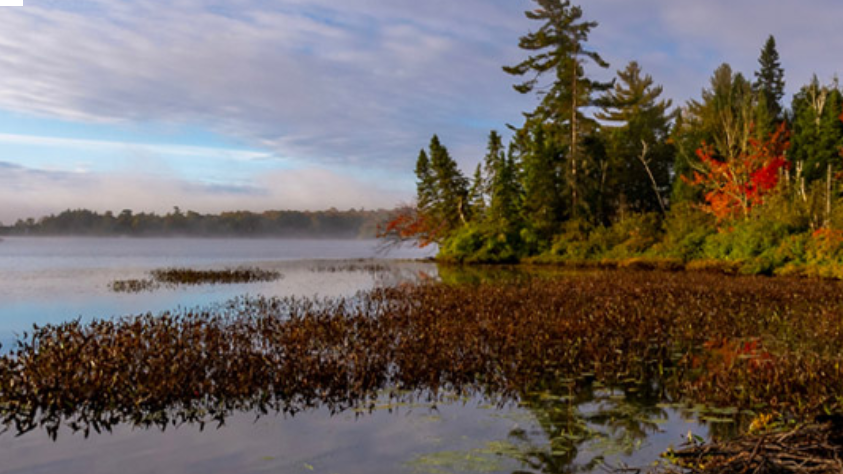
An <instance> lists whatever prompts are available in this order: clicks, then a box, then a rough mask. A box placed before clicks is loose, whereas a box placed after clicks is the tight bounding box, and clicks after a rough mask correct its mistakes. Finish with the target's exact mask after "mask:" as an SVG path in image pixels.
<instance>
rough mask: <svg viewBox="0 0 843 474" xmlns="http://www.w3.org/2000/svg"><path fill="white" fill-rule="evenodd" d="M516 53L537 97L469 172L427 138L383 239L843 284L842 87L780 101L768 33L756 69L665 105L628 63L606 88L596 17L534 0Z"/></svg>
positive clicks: (515, 71) (724, 70)
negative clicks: (408, 193) (595, 41)
mask: <svg viewBox="0 0 843 474" xmlns="http://www.w3.org/2000/svg"><path fill="white" fill-rule="evenodd" d="M534 3H535V9H533V10H530V11H527V12H526V14H527V17H528V18H530V19H531V20H533V21H534V27H535V29H534V31H533V32H532V33H529V34H526V35H524V36H523V37H521V39H520V43H519V46H520V48H521V49H522V50H523V52H524V56H525V59H524V60H523V61H522V62H521V63H518V64H516V65H513V66H505V67H504V68H503V69H504V71H505V72H506V73H508V74H511V75H513V76H514V77H515V78H516V80H523V79H525V80H524V81H523V82H520V83H519V82H516V84H515V85H514V89H515V90H516V91H517V92H519V93H523V94H533V93H534V94H535V97H536V101H537V104H538V105H537V106H536V108H535V109H533V110H530V111H526V112H524V114H523V120H522V122H521V124H520V125H518V126H510V128H511V133H510V134H509V135H510V137H509V142H508V143H506V142H505V140H504V137H503V136H502V135H501V134H500V133H498V132H497V131H491V132H490V134H489V137H488V145H487V152H486V155H485V156H483V157H478V158H479V160H478V161H479V163H478V165H477V168H476V170H474V173H473V174H464V173H463V171H462V170H460V168H459V166H458V165H457V163H456V161H455V160H454V159H453V158H452V157H451V155H450V153H449V151H448V149H447V147H446V146H445V145H444V143H443V142H442V140H440V138H439V136H437V135H434V136H433V137H432V138H431V140H430V142H429V144H428V146H427V147H426V148H424V149H422V150H421V152H420V153H419V155H418V159H417V160H416V167H415V175H416V185H417V189H416V199H415V201H414V202H413V203H411V204H408V205H404V206H402V207H401V208H399V209H397V210H396V211H395V212H394V213H393V215H392V217H391V219H390V220H389V221H387V222H386V223H385V224H384V225H383V226H381V228H380V234H379V235H380V237H381V238H383V239H384V241H385V242H388V243H392V244H395V245H400V244H402V243H408V242H409V243H413V244H415V245H419V246H422V247H423V246H426V245H431V244H436V245H438V248H439V254H438V256H437V259H438V260H439V261H440V262H453V263H468V264H477V263H487V264H494V263H528V264H563V265H571V266H598V267H599V266H610V267H612V266H619V267H625V266H630V267H641V268H645V267H654V268H670V269H678V268H682V267H684V268H687V269H689V270H694V269H708V270H717V271H724V272H726V273H741V274H764V275H801V276H817V277H831V278H843V158H841V149H843V121H841V119H843V114H841V113H842V112H843V89H842V88H841V86H840V84H839V82H838V81H837V80H836V79H835V80H833V81H830V82H828V83H825V82H823V81H821V80H820V79H819V78H817V77H814V78H813V79H812V80H811V81H810V82H809V83H808V84H805V85H803V86H801V87H800V88H799V89H798V91H797V92H796V94H795V95H794V96H793V97H792V100H791V102H790V104H789V106H788V105H785V104H784V100H783V99H784V96H785V95H784V77H785V72H784V69H783V68H782V66H781V61H780V59H779V53H778V50H777V44H776V41H775V38H774V37H773V36H770V37H769V38H768V39H767V41H766V42H765V43H764V44H763V45H762V48H761V53H760V56H759V59H758V63H757V65H756V69H755V71H753V72H752V74H751V75H745V74H743V73H741V72H737V71H736V70H734V69H733V68H732V66H730V65H729V64H723V65H721V66H720V67H718V68H717V69H716V70H715V71H714V73H713V74H712V76H711V78H710V81H709V84H708V86H707V87H706V88H704V89H703V91H702V93H701V96H700V97H699V98H697V99H693V100H690V101H688V102H687V103H686V104H683V105H679V106H674V105H673V102H672V101H671V100H669V99H665V98H663V97H662V92H663V89H662V86H660V85H657V83H656V81H655V80H654V79H653V78H652V77H651V76H650V75H648V74H646V73H645V72H644V71H643V69H642V67H641V65H640V64H638V63H637V62H635V61H630V62H629V63H628V64H627V65H626V66H624V67H621V68H620V69H619V70H618V71H617V76H616V77H615V79H613V80H612V81H611V82H600V81H597V80H596V79H595V78H594V77H592V76H589V75H588V74H587V73H586V71H590V70H594V69H601V68H608V67H609V65H608V64H607V63H606V62H605V61H604V60H603V59H602V58H601V57H600V55H599V54H598V52H596V51H592V50H590V49H589V48H588V36H589V33H590V32H591V31H592V30H593V29H594V28H596V27H597V26H598V23H597V22H594V21H587V20H585V18H586V16H585V15H584V13H583V11H582V9H581V8H580V7H578V6H575V5H572V4H571V3H570V2H569V1H560V0H535V2H534Z"/></svg>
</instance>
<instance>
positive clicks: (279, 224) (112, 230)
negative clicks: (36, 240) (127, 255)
mask: <svg viewBox="0 0 843 474" xmlns="http://www.w3.org/2000/svg"><path fill="white" fill-rule="evenodd" d="M388 215H389V213H388V211H384V210H372V211H367V210H362V209H361V210H354V209H351V210H348V211H338V210H336V209H329V210H327V211H316V212H309V211H266V212H262V213H257V212H248V211H236V212H223V213H220V214H200V213H198V212H194V211H187V212H183V211H182V210H181V209H179V208H178V207H176V208H174V209H173V211H172V212H169V213H167V214H163V215H158V214H155V213H143V212H141V213H134V212H133V211H132V210H130V209H125V210H123V211H121V212H120V213H119V214H116V215H115V214H114V213H113V212H110V211H107V212H105V213H103V214H100V213H97V212H94V211H90V210H86V209H77V210H70V209H68V210H66V211H63V212H61V213H59V214H57V215H49V216H46V217H42V218H40V219H34V218H30V219H26V220H23V219H20V220H18V221H17V222H16V223H15V224H14V225H12V226H9V227H0V234H5V235H48V236H54V235H76V236H132V237H155V236H205V237H283V238H343V239H363V238H373V237H374V236H375V234H376V233H377V226H378V223H379V222H382V221H383V220H384V219H385V218H386V217H387V216H388Z"/></svg>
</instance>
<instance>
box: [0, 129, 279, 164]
mask: <svg viewBox="0 0 843 474" xmlns="http://www.w3.org/2000/svg"><path fill="white" fill-rule="evenodd" d="M0 143H6V144H15V145H34V146H44V147H58V148H62V149H74V150H82V151H121V150H131V149H133V150H141V151H143V152H145V153H154V154H161V155H168V156H181V157H194V158H210V157H224V158H227V159H231V160H238V161H252V160H264V159H268V158H270V157H271V155H270V154H269V153H267V152H263V151H253V150H240V149H232V148H211V147H201V146H186V145H169V144H152V143H141V142H118V141H108V140H86V139H80V138H63V137H45V136H37V135H21V134H9V133H0Z"/></svg>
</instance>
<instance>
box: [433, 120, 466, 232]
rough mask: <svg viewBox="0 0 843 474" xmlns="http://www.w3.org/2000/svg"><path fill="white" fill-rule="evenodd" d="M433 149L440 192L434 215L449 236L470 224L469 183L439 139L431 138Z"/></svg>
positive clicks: (434, 173) (434, 207)
mask: <svg viewBox="0 0 843 474" xmlns="http://www.w3.org/2000/svg"><path fill="white" fill-rule="evenodd" d="M429 148H430V169H431V171H432V174H433V177H434V179H435V183H436V191H437V196H436V201H435V202H434V203H433V206H432V211H433V212H432V214H433V216H435V218H436V219H437V220H438V221H439V222H440V223H441V225H442V226H443V228H444V235H447V234H448V233H449V232H450V231H452V230H454V229H457V228H458V227H460V226H462V225H464V224H465V223H466V222H467V220H468V206H469V202H468V180H467V179H466V178H465V176H463V174H462V172H460V170H459V168H458V167H457V163H456V161H454V159H453V158H451V155H450V153H448V149H447V148H445V146H444V145H442V143H441V142H440V141H439V137H438V136H436V135H434V136H433V138H431V140H430V147H429Z"/></svg>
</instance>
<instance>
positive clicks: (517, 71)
mask: <svg viewBox="0 0 843 474" xmlns="http://www.w3.org/2000/svg"><path fill="white" fill-rule="evenodd" d="M534 2H535V3H536V4H537V8H536V9H534V10H530V11H527V12H525V14H526V16H527V18H529V19H531V20H535V21H539V22H542V25H541V27H540V28H539V29H538V30H537V31H535V32H532V33H529V34H527V35H526V36H523V37H521V39H520V42H519V47H520V48H521V49H524V50H526V51H529V52H530V53H531V55H530V56H529V57H528V58H527V59H526V60H524V61H522V62H521V63H519V64H517V65H515V66H511V67H504V71H506V72H507V73H509V74H512V75H516V76H525V75H526V76H530V77H531V78H530V79H528V80H526V81H524V82H522V83H520V84H517V85H515V86H514V87H515V90H517V91H518V92H520V93H522V94H527V93H531V92H534V91H536V90H537V88H538V90H539V95H540V96H541V98H542V100H541V103H540V104H539V106H538V107H537V108H536V110H535V111H534V112H532V113H529V114H526V115H527V117H528V120H527V122H528V123H527V125H525V128H535V122H536V121H537V122H539V123H549V124H552V125H553V126H555V127H557V128H559V129H560V130H561V132H562V133H550V134H547V133H544V134H543V138H544V139H545V140H546V139H560V140H561V143H560V144H559V145H561V146H562V147H563V148H564V158H565V164H566V166H565V173H564V175H563V176H564V177H565V181H566V189H567V193H568V195H569V196H570V211H571V214H573V215H576V214H577V212H578V209H579V207H580V205H581V202H580V196H581V195H582V191H581V189H580V187H581V186H582V181H583V180H582V179H581V175H582V174H583V173H584V172H585V168H586V166H585V165H586V160H585V159H584V158H585V155H584V153H583V150H582V142H583V140H582V136H583V134H584V132H588V131H589V130H590V129H591V128H593V125H594V122H593V120H590V119H588V118H587V117H586V116H585V115H584V114H583V113H582V109H583V108H584V107H586V106H589V105H592V93H593V92H594V91H598V90H605V89H607V88H608V87H609V85H607V84H603V83H599V82H596V81H593V80H591V79H589V78H588V77H586V75H585V71H584V66H585V64H586V62H589V61H590V62H593V63H594V64H596V65H598V66H600V67H604V68H605V67H608V64H607V63H606V62H605V61H603V59H602V58H601V57H600V55H599V54H597V53H596V52H594V51H590V50H588V49H586V47H585V42H586V41H587V40H588V35H589V33H590V32H591V29H592V28H594V27H595V26H597V23H596V22H592V21H584V20H583V19H582V16H583V13H582V9H580V7H578V6H573V5H571V3H570V1H568V0H564V1H562V0H534ZM545 75H550V76H551V77H552V80H551V83H550V85H549V86H547V87H544V86H542V87H539V79H540V78H541V77H542V76H545ZM531 122H532V123H531ZM539 128H541V127H539ZM532 158H533V159H532V160H529V161H527V160H525V162H524V166H529V164H530V163H533V162H535V161H536V159H537V158H538V157H536V156H533V157H532ZM555 158H556V157H555V156H548V157H545V159H546V160H553V159H555ZM541 167H543V168H548V167H553V165H551V164H549V163H545V164H542V165H541ZM525 172H527V173H528V174H529V173H530V171H529V170H525ZM551 198H552V197H551ZM535 204H536V203H533V205H535Z"/></svg>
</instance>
